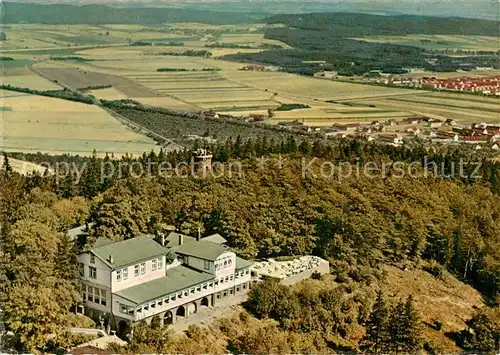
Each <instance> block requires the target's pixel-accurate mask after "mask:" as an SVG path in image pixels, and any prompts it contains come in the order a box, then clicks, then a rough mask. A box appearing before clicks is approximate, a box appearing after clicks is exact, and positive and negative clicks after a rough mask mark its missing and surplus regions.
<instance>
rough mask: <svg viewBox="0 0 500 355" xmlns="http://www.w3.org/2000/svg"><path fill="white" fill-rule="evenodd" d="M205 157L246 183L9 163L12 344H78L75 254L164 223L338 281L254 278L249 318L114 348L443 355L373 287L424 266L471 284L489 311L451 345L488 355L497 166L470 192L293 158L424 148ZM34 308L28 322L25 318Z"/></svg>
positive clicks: (313, 148) (498, 269) (259, 151)
mask: <svg viewBox="0 0 500 355" xmlns="http://www.w3.org/2000/svg"><path fill="white" fill-rule="evenodd" d="M211 149H212V150H213V153H214V159H215V160H216V161H219V162H228V161H229V162H235V161H238V162H240V163H241V164H242V166H243V172H244V174H243V175H241V176H223V177H221V178H212V177H207V178H206V179H200V178H194V177H189V178H178V177H175V176H171V177H166V176H163V175H162V174H160V172H159V171H153V174H152V176H149V177H143V178H140V177H139V178H137V176H136V175H134V174H131V172H133V171H130V170H125V171H124V174H121V176H117V175H116V174H115V175H112V174H108V173H109V171H105V173H106V174H105V176H106V177H107V178H105V179H102V175H101V174H102V170H101V169H102V167H103V166H105V167H106V169H113V168H112V166H114V165H113V164H118V163H119V161H118V160H113V159H111V157H106V158H102V159H101V158H97V157H91V158H82V157H69V156H62V157H47V156H43V155H34V156H31V157H28V158H30V160H32V161H36V160H42V159H47V158H48V159H52V163H53V164H54V165H55V164H56V163H57V162H69V163H72V162H73V163H75V164H77V166H82V165H85V167H86V169H85V171H84V173H83V174H82V176H80V177H79V178H78V176H77V175H76V174H75V173H72V174H67V175H65V176H55V175H50V174H46V175H45V176H36V175H35V176H20V175H18V174H16V173H14V172H13V171H12V169H11V168H10V167H9V163H8V159H7V160H6V163H5V164H4V165H3V167H2V169H1V171H0V172H1V174H0V178H1V181H0V182H1V184H0V188H1V193H2V196H3V201H2V202H3V203H2V204H1V206H0V208H1V210H0V219H1V223H2V225H3V226H4V228H3V229H2V231H1V235H0V237H1V242H2V245H3V250H2V251H3V254H2V259H1V263H2V266H3V267H2V273H1V277H2V280H4V282H2V287H1V290H0V292H1V296H2V299H4V300H5V302H4V312H5V323H6V327H7V328H8V329H10V330H13V331H14V333H15V334H16V337H15V347H16V348H17V349H19V350H24V351H30V352H31V351H34V352H37V351H53V350H54V349H59V348H61V347H62V348H66V347H68V346H71V344H72V343H73V342H74V340H72V339H71V337H69V336H68V334H67V333H66V332H65V331H64V329H65V326H67V325H68V324H79V323H78V322H82V320H81V319H78V320H75V317H74V315H72V313H71V311H72V307H73V306H74V303H75V302H77V301H78V299H79V296H78V294H77V293H76V289H77V288H76V277H75V270H74V267H75V265H74V264H73V262H74V257H75V255H76V253H77V252H78V250H81V249H85V248H86V247H88V245H90V244H91V243H92V241H93V240H95V238H97V237H98V236H101V235H105V236H107V237H109V238H112V239H115V240H122V239H126V238H131V237H133V236H134V235H137V234H140V233H150V232H154V231H155V230H156V229H157V228H159V227H160V226H162V225H172V226H175V227H176V228H178V229H179V230H180V231H182V232H183V233H186V234H193V233H196V231H197V230H198V228H199V229H200V230H201V232H202V233H204V234H209V233H215V232H217V233H219V234H221V235H222V236H223V237H224V238H226V239H227V240H228V241H229V244H230V246H231V247H232V248H234V250H235V251H236V252H237V253H238V254H239V255H241V256H243V257H246V258H251V259H253V258H266V257H278V256H289V255H304V254H314V255H318V256H321V257H323V258H326V259H327V260H329V261H330V263H331V275H327V276H325V277H322V278H321V279H317V280H309V281H308V283H305V284H298V285H296V286H294V287H291V288H290V287H285V286H281V285H279V284H274V283H272V282H271V283H262V284H260V285H259V286H258V287H254V288H253V289H252V291H251V294H250V296H249V301H248V303H247V304H246V305H245V308H246V311H245V312H243V313H241V314H239V315H235V316H234V317H230V318H224V319H221V320H219V321H217V322H216V323H215V324H214V325H213V326H211V327H209V328H208V329H203V328H198V327H192V328H190V330H188V332H187V335H186V336H184V335H182V336H181V335H173V334H171V333H170V332H169V330H168V328H161V327H157V326H155V323H153V324H152V325H151V326H147V325H145V324H140V325H139V326H138V328H137V331H136V332H135V333H134V334H135V336H134V338H133V340H132V342H131V343H130V344H129V345H128V346H127V347H126V348H123V349H115V350H117V351H118V352H120V353H138V352H140V353H153V352H179V351H182V352H183V353H191V354H196V353H200V352H217V353H220V352H235V353H268V352H277V353H281V352H312V353H333V352H339V351H342V352H347V351H350V352H352V351H359V350H363V349H365V350H369V351H373V352H376V353H382V352H386V351H389V352H391V353H398V352H399V353H402V352H408V351H416V350H419V349H424V348H426V349H427V350H428V351H431V350H432V351H436V349H437V347H438V345H439V344H434V343H432V342H431V341H430V340H429V339H426V338H425V337H424V336H423V332H422V330H423V329H424V328H425V327H428V326H429V325H426V324H424V323H423V322H421V321H420V316H421V315H420V314H418V312H416V311H415V308H414V300H413V299H411V298H405V299H399V300H398V299H397V298H396V299H394V298H393V297H392V298H389V297H387V295H386V292H387V290H385V291H384V290H382V289H381V288H380V286H379V285H380V283H381V282H383V280H384V272H383V267H384V265H400V266H401V267H404V268H414V267H417V266H416V265H418V264H419V263H429V265H431V267H430V268H429V270H430V271H429V272H432V274H433V275H434V274H435V275H436V277H439V273H443V272H446V273H449V274H450V275H455V277H457V278H459V279H460V280H462V281H463V282H466V283H469V284H471V285H473V286H474V287H476V288H477V289H478V290H480V291H481V292H482V294H483V297H484V299H485V302H486V304H489V305H490V307H487V306H485V307H483V308H482V309H479V310H477V315H476V316H474V317H472V318H470V319H469V320H468V323H467V324H468V325H465V324H464V328H463V331H462V332H459V333H457V334H453V335H450V336H453V339H454V341H456V343H457V346H459V347H460V348H461V349H464V350H465V349H471V350H476V351H485V352H491V351H493V350H494V349H495V347H496V346H498V344H499V342H500V325H499V324H498V323H499V322H498V320H499V319H500V318H498V302H499V296H498V295H499V290H500V254H499V253H498V250H499V249H500V233H499V231H500V224H499V223H500V218H499V216H500V195H499V194H498V192H500V191H499V190H500V188H499V183H498V181H499V180H498V178H499V176H498V171H499V169H498V164H496V165H495V164H493V163H491V162H489V161H488V160H487V159H485V160H484V161H483V167H482V171H481V174H482V175H483V178H482V179H480V180H474V181H468V180H460V179H457V178H444V177H442V176H433V175H429V176H427V177H424V176H423V177H420V178H414V177H410V176H404V177H400V176H397V175H396V174H388V175H386V176H350V177H346V178H345V179H343V180H339V179H338V176H336V175H335V174H334V175H333V176H322V175H318V176H306V177H303V176H301V174H300V171H301V164H302V159H303V158H307V159H311V158H313V157H317V160H316V161H315V163H314V167H317V165H319V164H320V163H322V162H324V161H330V162H337V161H344V162H351V164H354V165H356V162H357V161H360V162H361V164H364V163H367V162H369V161H376V162H382V161H388V160H401V161H403V162H404V161H406V162H411V161H414V160H415V159H418V157H422V155H424V154H427V153H426V152H425V151H419V150H412V151H410V150H403V149H398V148H390V147H387V148H385V147H380V146H376V145H372V144H367V143H360V142H356V141H353V142H346V141H344V142H338V143H337V144H332V145H331V146H327V145H325V144H324V143H323V142H321V141H317V142H314V143H312V144H310V143H309V141H307V140H304V141H302V142H299V141H295V138H293V137H290V138H288V139H287V140H285V141H278V140H270V139H269V138H266V137H262V138H258V139H254V140H246V141H243V140H242V139H241V138H238V139H236V140H234V141H233V140H231V139H228V140H227V142H226V143H224V144H220V145H218V146H214V147H211ZM261 155H263V156H267V157H269V158H275V159H270V160H269V162H268V163H267V164H265V165H264V166H262V165H260V163H259V160H257V159H255V158H256V157H259V156H261ZM13 157H15V155H13ZM279 157H282V158H284V159H285V160H284V164H279V165H278V164H277V163H276V162H277V161H283V160H279V159H278V158H279ZM429 158H430V159H433V160H435V161H438V159H440V160H439V161H440V162H444V164H445V165H447V166H449V165H450V162H451V161H455V160H458V159H459V158H466V159H470V157H469V156H468V153H467V152H460V151H458V152H454V153H450V154H448V155H440V154H439V153H434V154H430V156H429ZM190 159H191V152H190V151H185V152H169V153H163V152H160V154H159V155H157V154H155V153H153V152H152V153H150V154H149V155H148V154H145V155H144V156H143V157H142V158H139V159H134V158H131V157H124V158H122V159H121V160H120V161H121V162H122V163H124V162H129V163H131V162H133V161H139V162H143V163H145V162H146V161H151V160H152V161H154V162H161V161H168V162H171V163H172V164H175V163H178V162H181V161H185V162H189V161H190ZM104 163H108V164H105V165H103V164H104ZM133 166H135V168H137V165H136V164H133ZM153 166H155V165H153ZM314 167H313V168H314ZM134 176H135V177H134ZM248 211H252V213H248ZM84 222H94V223H95V225H94V228H93V230H92V234H91V236H90V237H89V238H85V239H82V240H79V241H78V243H77V244H76V245H72V244H71V243H70V242H69V241H68V240H67V238H66V237H65V235H64V231H65V230H67V229H68V228H70V227H73V226H76V225H79V224H81V223H84ZM28 259H29V261H30V262H29V263H27V260H28ZM27 265H28V266H27ZM436 270H437V271H436ZM284 300H285V301H286V302H283V301H284ZM28 305H29V306H28ZM33 306H35V307H36V310H37V311H36V312H37V316H36V317H33V316H32V315H31V313H30V312H29V311H27V309H29V307H33ZM391 310H395V311H391ZM394 317H398V318H394ZM77 321H78V322H77ZM393 322H396V323H395V324H399V326H398V327H395V326H394V325H391V324H393ZM432 326H433V327H439V325H432ZM401 329H409V330H408V331H403V332H402V331H401ZM49 334H51V335H53V336H51V337H50V339H51V340H50V341H47V335H49ZM429 349H430V350H429Z"/></svg>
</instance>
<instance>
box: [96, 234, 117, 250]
mask: <svg viewBox="0 0 500 355" xmlns="http://www.w3.org/2000/svg"><path fill="white" fill-rule="evenodd" d="M113 243H116V241H114V240H111V239H108V238H106V237H99V238H97V240H96V241H95V242H94V245H92V248H93V249H96V248H99V247H103V246H105V245H108V244H113Z"/></svg>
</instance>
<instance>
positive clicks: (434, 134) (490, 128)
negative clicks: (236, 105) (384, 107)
mask: <svg viewBox="0 0 500 355" xmlns="http://www.w3.org/2000/svg"><path fill="white" fill-rule="evenodd" d="M282 124H283V125H284V126H286V127H298V128H301V129H303V130H305V131H308V132H310V131H316V132H322V133H323V134H324V135H325V136H327V137H337V138H352V139H366V140H367V141H369V142H371V141H377V142H379V143H382V144H390V145H394V146H398V145H401V144H403V140H404V138H408V139H411V138H414V137H419V138H421V139H424V140H429V141H431V142H434V143H444V144H451V143H453V144H481V145H488V146H491V147H492V148H493V149H497V147H498V145H500V126H495V125H491V124H486V123H479V124H474V125H472V126H470V127H462V126H460V125H458V124H457V123H456V122H455V120H453V119H446V120H441V119H436V118H432V117H427V116H411V117H407V118H404V119H402V120H399V121H396V120H394V119H389V120H386V121H383V122H382V121H373V122H370V123H359V122H355V123H338V124H333V125H331V126H322V127H310V126H308V125H306V124H304V123H303V122H300V121H293V122H283V123H282Z"/></svg>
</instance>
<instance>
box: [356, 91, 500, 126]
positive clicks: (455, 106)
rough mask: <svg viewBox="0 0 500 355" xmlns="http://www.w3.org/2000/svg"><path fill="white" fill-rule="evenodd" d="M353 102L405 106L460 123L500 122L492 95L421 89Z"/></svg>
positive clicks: (397, 107) (395, 107) (395, 108)
mask: <svg viewBox="0 0 500 355" xmlns="http://www.w3.org/2000/svg"><path fill="white" fill-rule="evenodd" d="M495 100H496V102H495ZM352 102H355V103H363V104H374V105H376V106H377V108H383V109H392V110H408V111H410V112H412V113H415V114H422V115H427V116H430V117H435V118H439V119H448V118H452V119H455V120H457V121H459V122H460V123H462V124H470V123H473V122H486V123H493V124H500V102H499V100H498V99H495V98H483V97H481V96H473V95H464V94H451V93H450V94H448V93H434V92H425V91H422V92H420V93H419V94H418V95H405V96H397V97H389V98H382V99H377V100H373V99H365V100H354V101H352Z"/></svg>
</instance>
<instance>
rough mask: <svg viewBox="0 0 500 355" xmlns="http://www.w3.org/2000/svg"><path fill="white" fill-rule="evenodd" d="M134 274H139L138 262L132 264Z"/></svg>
mask: <svg viewBox="0 0 500 355" xmlns="http://www.w3.org/2000/svg"><path fill="white" fill-rule="evenodd" d="M134 275H135V276H139V264H137V265H134Z"/></svg>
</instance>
